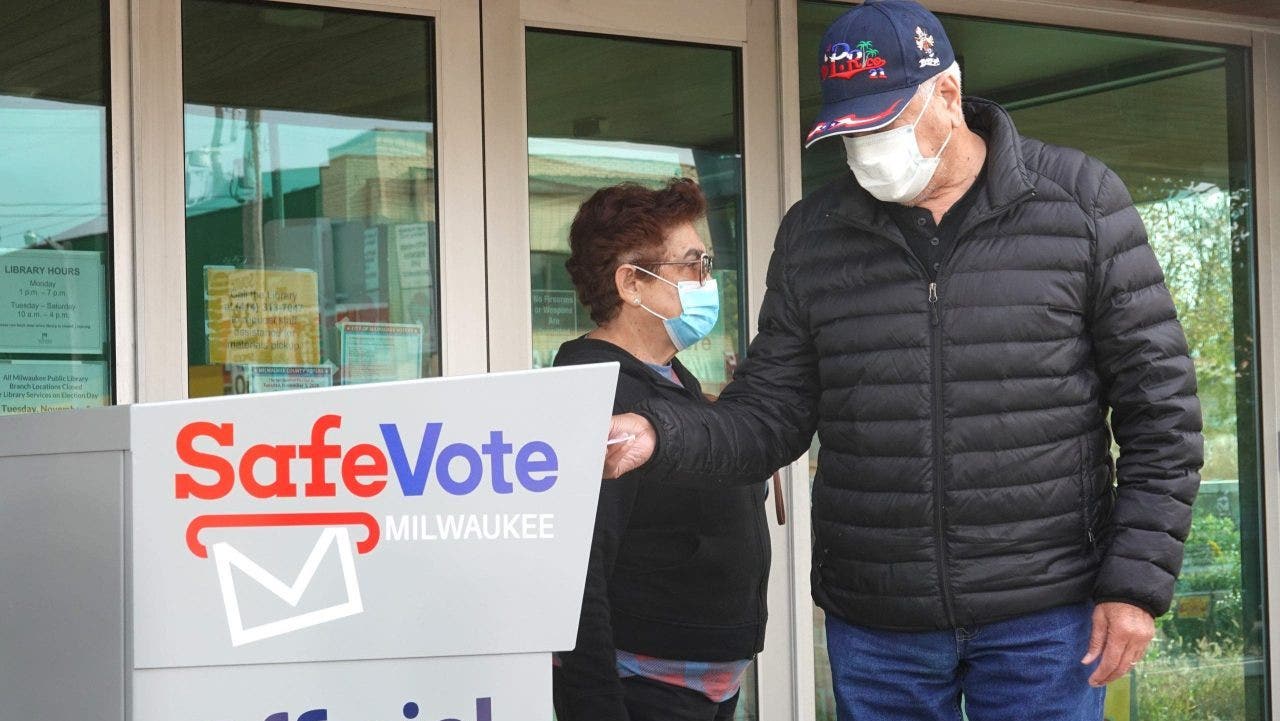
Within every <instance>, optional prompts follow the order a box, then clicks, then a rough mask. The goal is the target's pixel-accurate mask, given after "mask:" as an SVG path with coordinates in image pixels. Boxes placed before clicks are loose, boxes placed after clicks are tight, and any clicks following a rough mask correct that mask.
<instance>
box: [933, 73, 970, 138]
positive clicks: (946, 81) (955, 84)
mask: <svg viewBox="0 0 1280 721" xmlns="http://www.w3.org/2000/svg"><path fill="white" fill-rule="evenodd" d="M937 92H938V94H939V95H941V96H942V100H943V105H944V107H946V109H947V113H948V114H949V115H950V116H951V118H952V124H953V125H954V126H958V125H964V95H963V94H962V93H961V92H960V82H959V81H957V80H956V78H955V76H954V75H952V74H951V73H943V74H942V76H941V77H939V78H938V91H937Z"/></svg>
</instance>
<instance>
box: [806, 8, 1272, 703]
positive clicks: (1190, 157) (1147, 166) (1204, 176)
mask: <svg viewBox="0 0 1280 721" xmlns="http://www.w3.org/2000/svg"><path fill="white" fill-rule="evenodd" d="M847 9H848V5H846V4H841V3H832V2H816V1H813V0H802V1H801V2H800V3H799V6H798V53H799V57H798V61H797V62H798V67H799V73H800V75H799V85H800V117H801V122H802V123H803V122H807V119H808V118H812V117H813V116H814V113H815V112H816V110H817V107H818V105H819V102H820V96H819V89H818V72H817V68H816V64H817V61H816V58H817V57H818V55H817V54H818V45H819V40H820V38H821V35H822V32H823V30H824V29H825V28H826V26H827V25H828V24H829V23H830V22H831V21H832V20H834V19H835V18H836V17H838V16H839V15H840V14H841V13H843V12H844V11H845V10H847ZM942 19H943V23H944V24H945V26H946V28H947V34H948V36H949V37H950V38H951V41H952V45H953V46H954V47H955V50H956V56H957V59H958V61H959V62H960V65H961V69H962V72H963V77H964V92H965V94H966V95H976V96H980V97H984V98H987V99H990V100H994V101H997V102H999V103H1000V104H1002V105H1003V106H1004V107H1005V108H1006V109H1008V110H1009V111H1010V114H1011V115H1012V117H1013V121H1014V123H1015V124H1016V125H1017V127H1018V130H1019V132H1021V133H1022V134H1024V135H1028V136H1031V137H1035V138H1038V139H1041V140H1045V141H1047V142H1050V143H1054V144H1057V145H1064V146H1070V147H1075V148H1080V149H1082V150H1084V151H1085V152H1087V153H1089V154H1090V155H1093V156H1095V157H1097V158H1099V159H1101V160H1102V161H1103V162H1105V163H1106V164H1107V165H1108V166H1110V167H1111V168H1112V169H1113V170H1115V171H1116V172H1117V173H1118V174H1119V175H1120V177H1121V178H1122V179H1123V180H1124V181H1125V183H1126V185H1127V186H1128V188H1129V190H1130V192H1131V193H1132V195H1133V197H1134V201H1135V203H1136V205H1137V208H1138V212H1139V214H1140V215H1141V216H1142V219H1143V221H1144V223H1145V224H1146V228H1147V232H1148V234H1149V236H1150V242H1151V246H1152V248H1153V249H1154V250H1155V252H1156V255H1157V257H1158V258H1159V260H1160V263H1161V266H1162V267H1163V268H1164V272H1165V276H1166V282H1167V284H1168V286H1169V288H1170V291H1171V292H1172V294H1173V297H1174V301H1175V303H1176V304H1177V306H1178V313H1179V317H1180V320H1181V322H1182V325H1183V328H1184V330H1185V331H1186V335H1187V340H1188V342H1189V344H1190V347H1191V354H1192V357H1193V359H1194V361H1195V365H1196V374H1197V377H1198V381H1199V395H1200V399H1201V403H1202V406H1203V409H1204V434H1205V466H1204V469H1203V471H1202V473H1201V476H1202V479H1203V480H1202V483H1201V487H1200V495H1199V497H1198V498H1197V500H1196V503H1195V507H1194V511H1193V521H1192V529H1191V535H1190V538H1189V539H1188V540H1187V544H1186V558H1185V561H1184V564H1183V569H1182V575H1181V577H1180V578H1179V580H1178V584H1177V588H1176V591H1175V599H1174V606H1173V609H1172V610H1171V611H1170V612H1169V613H1168V614H1166V615H1165V616H1163V617H1161V618H1159V619H1157V622H1156V625H1157V636H1156V639H1155V641H1154V642H1153V643H1152V644H1151V647H1150V649H1149V651H1148V653H1147V657H1146V660H1145V661H1143V663H1141V664H1139V665H1138V667H1137V668H1135V669H1134V670H1133V671H1132V672H1131V673H1130V674H1129V675H1128V676H1127V677H1125V678H1122V679H1121V680H1119V681H1117V682H1116V683H1114V684H1112V685H1111V686H1110V687H1109V689H1108V697H1107V707H1106V708H1107V712H1106V716H1107V718H1108V719H1111V720H1112V721H1136V720H1137V719H1144V720H1147V719H1161V721H1190V720H1191V719H1241V720H1245V719H1248V720H1253V719H1262V718H1264V717H1265V708H1266V705H1265V695H1266V630H1265V624H1264V621H1265V615H1264V609H1265V600H1264V596H1263V588H1264V575H1263V567H1262V545H1261V544H1262V539H1261V534H1260V530H1259V529H1260V525H1261V509H1262V505H1261V488H1262V477H1261V474H1260V457H1261V456H1260V454H1261V445H1260V441H1259V435H1258V429H1259V422H1260V419H1259V409H1258V399H1259V391H1258V378H1257V376H1256V375H1255V374H1256V369H1257V362H1256V359H1257V348H1256V339H1257V318H1256V314H1255V309H1256V306H1257V290H1256V287H1255V274H1256V265H1255V260H1254V257H1255V255H1254V229H1253V217H1254V198H1253V195H1252V191H1253V171H1252V168H1253V162H1252V149H1251V142H1250V138H1251V137H1252V129H1251V127H1250V124H1249V121H1248V118H1249V117H1251V114H1252V106H1251V101H1250V97H1249V91H1248V88H1249V87H1250V86H1251V80H1250V73H1249V63H1250V57H1249V53H1248V51H1247V50H1246V49H1243V48H1237V47H1225V46H1216V45H1208V44H1202V43H1200V44H1196V43H1188V42H1180V41H1170V40H1163V39H1157V38H1149V37H1135V36H1124V35H1116V34H1105V33H1099V32H1088V31H1082V30H1071V29H1063V28H1055V27H1047V26H1039V25H1028V24H1019V23H1012V22H999V21H987V20H979V19H974V18H968V17H961V16H943V17H942ZM1011 57H1016V58H1034V62H1016V63H1014V62H1009V61H1008V58H1011ZM802 168H803V184H804V192H805V193H806V194H807V193H809V192H812V191H813V190H815V189H816V188H818V187H819V186H821V185H822V184H824V183H826V182H828V181H829V180H831V179H833V178H835V177H838V176H839V175H841V174H843V173H847V172H848V171H847V169H846V167H845V159H844V156H843V151H842V146H841V145H840V144H839V143H819V144H817V145H815V146H814V147H813V148H811V149H809V150H807V151H804V153H803V155H802ZM816 457H817V454H816V453H811V454H810V458H811V459H816ZM814 637H815V649H814V663H815V667H816V671H815V673H816V681H817V686H818V698H817V708H818V713H817V718H818V719H819V721H826V720H829V719H834V718H835V715H834V708H833V705H832V701H831V696H830V673H829V669H828V667H827V657H826V649H825V645H824V644H823V642H822V638H823V631H822V612H821V610H819V609H817V608H815V609H814Z"/></svg>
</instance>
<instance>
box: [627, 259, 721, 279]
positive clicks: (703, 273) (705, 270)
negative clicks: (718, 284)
mask: <svg viewBox="0 0 1280 721" xmlns="http://www.w3.org/2000/svg"><path fill="white" fill-rule="evenodd" d="M713 262H714V261H713V260H712V258H711V256H709V255H707V254H706V253H703V254H702V255H701V256H699V257H698V259H697V260H664V261H662V262H660V263H641V264H640V265H647V266H658V265H695V264H697V265H701V266H702V267H701V268H700V272H699V274H698V280H699V281H701V282H703V283H705V282H707V280H708V279H709V278H711V267H712V263H713Z"/></svg>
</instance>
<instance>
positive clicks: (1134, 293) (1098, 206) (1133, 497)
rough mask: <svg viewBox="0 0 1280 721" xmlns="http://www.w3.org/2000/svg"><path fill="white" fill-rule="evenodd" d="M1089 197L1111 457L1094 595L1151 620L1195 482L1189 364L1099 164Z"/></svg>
mask: <svg viewBox="0 0 1280 721" xmlns="http://www.w3.org/2000/svg"><path fill="white" fill-rule="evenodd" d="M1096 197H1097V200H1096V201H1095V202H1094V208H1093V215H1094V222H1095V234H1096V250H1095V266H1094V274H1093V284H1094V288H1093V290H1094V297H1093V299H1092V310H1091V314H1090V315H1091V317H1090V326H1091V330H1092V334H1093V344H1094V353H1095V359H1096V363H1097V369H1098V374H1099V377H1100V379H1101V381H1102V383H1103V387H1104V390H1105V392H1106V398H1107V401H1108V403H1109V404H1110V406H1111V421H1112V427H1113V429H1114V432H1115V437H1116V441H1117V442H1118V443H1119V445H1120V457H1119V460H1118V462H1117V467H1116V470H1117V489H1116V490H1117V495H1116V502H1115V509H1114V512H1113V514H1112V518H1111V527H1110V529H1109V531H1110V539H1109V543H1108V545H1107V549H1106V555H1105V557H1104V559H1103V563H1102V568H1101V571H1100V572H1099V575H1098V579H1097V582H1096V585H1095V587H1094V598H1095V600H1098V601H1124V602H1127V603H1131V604H1134V605H1136V606H1140V607H1142V608H1144V609H1146V610H1147V611H1148V612H1150V613H1151V614H1152V615H1154V616H1159V615H1161V614H1163V613H1165V612H1166V611H1168V610H1169V606H1170V603H1171V602H1172V599H1173V587H1174V581H1175V580H1176V578H1177V576H1178V573H1179V571H1180V570H1181V568H1182V551H1183V543H1184V542H1185V541H1186V538H1187V533H1188V532H1189V531H1190V529H1191V504H1192V501H1194V500H1195V496H1196V492H1197V490H1198V488H1199V485H1200V467H1201V465H1202V463H1203V456H1204V443H1203V439H1202V437H1201V433H1200V431H1201V417H1200V402H1199V400H1198V398H1197V397H1196V376H1195V368H1194V366H1193V365H1192V362H1191V358H1190V357H1189V356H1188V353H1187V341H1186V337H1185V336H1184V334H1183V331H1182V325H1181V324H1180V323H1179V322H1178V317H1177V312H1176V311H1175V310H1174V305H1173V298H1172V296H1171V295H1170V293H1169V289H1168V288H1167V287H1166V286H1165V282H1164V274H1163V272H1162V271H1161V270H1160V266H1159V263H1158V262H1157V261H1156V257H1155V254H1154V253H1153V252H1152V250H1151V247H1150V246H1149V245H1148V244H1147V236H1146V230H1145V228H1144V227H1143V224H1142V219H1141V218H1140V217H1139V216H1138V212H1137V209H1135V208H1134V206H1133V200H1132V199H1131V198H1130V196H1129V192H1128V191H1127V190H1126V189H1125V187H1124V184H1123V182H1122V181H1121V180H1120V178H1119V177H1117V176H1116V175H1115V173H1113V172H1111V171H1109V170H1107V171H1105V173H1104V174H1103V178H1102V182H1101V183H1100V185H1099V188H1098V193H1097V196H1096Z"/></svg>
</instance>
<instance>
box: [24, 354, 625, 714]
mask: <svg viewBox="0 0 1280 721" xmlns="http://www.w3.org/2000/svg"><path fill="white" fill-rule="evenodd" d="M616 379H617V365H616V364H601V365H593V366H577V367H572V368H556V369H548V370H541V371H529V372H522V373H505V374H494V375H485V376H472V377H462V378H450V379H430V380H421V381H407V382H399V383H384V384H373V385H362V386H343V387H336V388H325V389H316V390H302V391H289V392H281V393H270V394H261V395H251V396H229V397H221V398H212V399H203V400H191V401H179V402H172V403H155V404H139V405H132V406H116V407H110V408H96V409H88V410H81V411H65V412H56V413H47V414H36V415H27V416H8V417H3V418H0V721H10V720H13V721H117V720H121V721H402V720H404V719H414V720H418V721H445V720H448V719H452V720H454V721H550V719H551V717H552V709H551V665H552V659H551V652H552V651H556V650H562V649H570V648H572V647H573V645H574V641H575V635H576V633H577V624H578V614H579V610H580V606H581V603H582V590H583V583H584V580H585V577H586V568H587V559H588V555H589V551H590V545H591V534H592V528H593V520H594V518H595V511H596V501H597V497H598V493H599V487H600V476H601V467H602V463H603V455H604V448H605V440H606V437H607V435H608V428H609V415H610V411H611V409H612V405H613V393H614V386H615V383H616Z"/></svg>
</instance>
